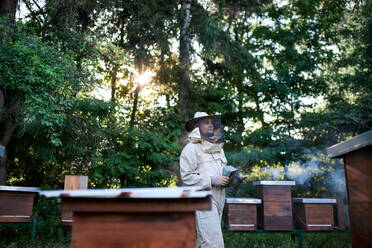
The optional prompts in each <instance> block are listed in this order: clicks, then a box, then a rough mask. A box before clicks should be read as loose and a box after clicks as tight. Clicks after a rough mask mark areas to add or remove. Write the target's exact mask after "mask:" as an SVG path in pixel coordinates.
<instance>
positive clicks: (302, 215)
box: [293, 198, 336, 231]
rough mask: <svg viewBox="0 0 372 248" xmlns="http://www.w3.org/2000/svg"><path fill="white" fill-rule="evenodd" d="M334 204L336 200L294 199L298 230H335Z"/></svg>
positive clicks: (295, 220) (295, 221) (294, 212)
mask: <svg viewBox="0 0 372 248" xmlns="http://www.w3.org/2000/svg"><path fill="white" fill-rule="evenodd" d="M333 204H336V199H326V198H293V214H294V223H295V226H296V228H299V229H305V230H308V231H322V230H333V228H334V213H333Z"/></svg>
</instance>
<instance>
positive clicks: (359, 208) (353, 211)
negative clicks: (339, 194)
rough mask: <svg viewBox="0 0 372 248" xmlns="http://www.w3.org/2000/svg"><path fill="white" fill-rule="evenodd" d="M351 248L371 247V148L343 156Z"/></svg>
mask: <svg viewBox="0 0 372 248" xmlns="http://www.w3.org/2000/svg"><path fill="white" fill-rule="evenodd" d="M344 166H345V174H346V182H347V189H348V200H349V214H350V227H351V237H352V244H353V247H354V248H355V247H372V224H371V223H372V211H371V209H372V190H371V189H372V146H367V147H364V148H362V149H359V150H356V151H353V152H350V153H348V154H345V155H344Z"/></svg>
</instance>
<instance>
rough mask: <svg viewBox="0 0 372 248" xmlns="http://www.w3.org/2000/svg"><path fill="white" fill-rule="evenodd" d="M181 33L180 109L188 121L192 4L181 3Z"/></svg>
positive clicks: (187, 2)
mask: <svg viewBox="0 0 372 248" xmlns="http://www.w3.org/2000/svg"><path fill="white" fill-rule="evenodd" d="M181 18H182V19H181V33H180V61H181V73H180V78H179V85H178V86H179V93H178V97H179V109H180V114H181V116H182V117H183V118H184V119H187V118H188V117H189V116H188V114H189V112H190V103H191V94H192V92H191V83H190V31H189V28H190V21H191V17H190V2H189V1H182V2H181Z"/></svg>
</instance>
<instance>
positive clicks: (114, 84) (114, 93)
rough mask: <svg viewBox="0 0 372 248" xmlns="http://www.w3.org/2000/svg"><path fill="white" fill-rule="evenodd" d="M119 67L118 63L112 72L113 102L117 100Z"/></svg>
mask: <svg viewBox="0 0 372 248" xmlns="http://www.w3.org/2000/svg"><path fill="white" fill-rule="evenodd" d="M118 69H119V67H118V66H117V65H115V66H114V68H113V69H112V72H111V102H113V103H115V102H116V97H115V95H116V80H117V75H118Z"/></svg>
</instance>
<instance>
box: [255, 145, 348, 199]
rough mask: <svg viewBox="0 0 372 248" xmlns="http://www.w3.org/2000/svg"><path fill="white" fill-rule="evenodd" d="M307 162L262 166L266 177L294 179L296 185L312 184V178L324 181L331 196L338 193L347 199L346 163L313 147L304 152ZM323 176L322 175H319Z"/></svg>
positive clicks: (298, 161)
mask: <svg viewBox="0 0 372 248" xmlns="http://www.w3.org/2000/svg"><path fill="white" fill-rule="evenodd" d="M304 158H305V160H307V161H305V162H303V161H300V160H297V161H293V162H291V163H289V164H287V165H285V167H284V168H262V169H261V171H262V172H264V175H265V177H268V178H273V179H274V180H281V179H285V180H293V181H296V185H302V186H305V187H309V186H310V182H311V179H312V178H314V177H317V180H322V181H318V182H321V183H324V184H325V186H326V187H327V189H328V192H329V197H331V196H334V195H338V196H343V197H344V198H345V199H346V181H345V172H344V165H343V163H342V162H340V161H338V160H331V159H329V158H328V157H327V156H326V155H325V154H324V153H322V152H321V151H319V150H316V149H312V150H306V151H305V152H304ZM319 176H322V177H319Z"/></svg>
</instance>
